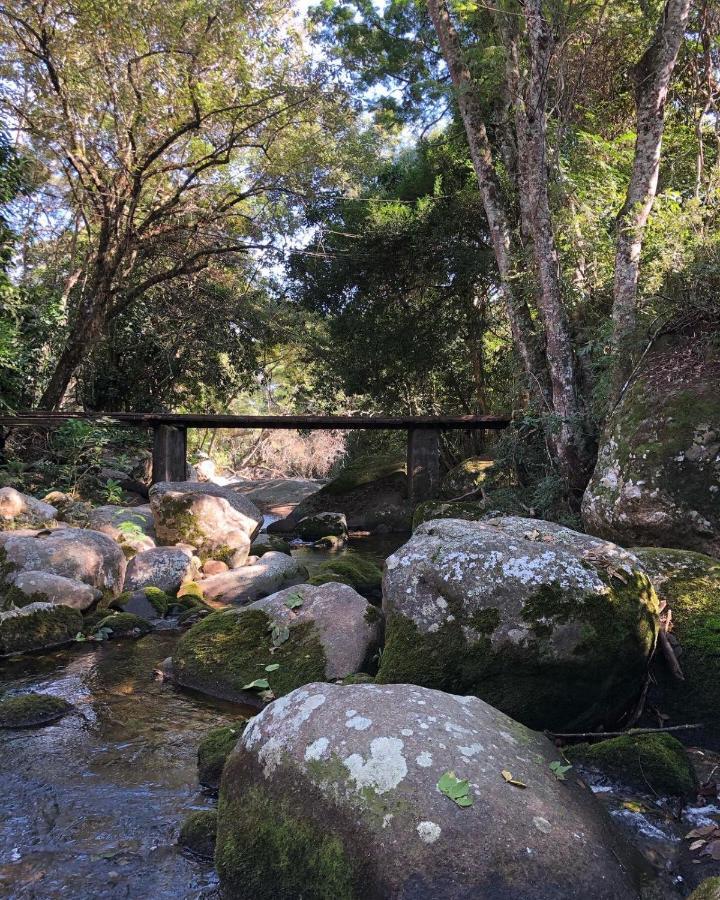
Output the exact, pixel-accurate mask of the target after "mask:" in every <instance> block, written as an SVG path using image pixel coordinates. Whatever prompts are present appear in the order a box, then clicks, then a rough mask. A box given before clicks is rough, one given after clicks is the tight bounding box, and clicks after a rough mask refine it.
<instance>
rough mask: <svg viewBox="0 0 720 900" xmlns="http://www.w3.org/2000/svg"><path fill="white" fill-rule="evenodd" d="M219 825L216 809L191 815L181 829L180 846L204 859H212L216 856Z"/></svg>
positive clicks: (201, 810)
mask: <svg viewBox="0 0 720 900" xmlns="http://www.w3.org/2000/svg"><path fill="white" fill-rule="evenodd" d="M217 823H218V814H217V810H216V809H200V810H198V811H197V812H192V813H190V815H189V816H188V817H187V818H186V819H185V821H184V822H183V824H182V827H181V828H180V836H179V838H178V844H179V845H180V846H181V847H184V849H185V850H189V851H190V852H191V853H195V854H196V855H197V856H201V857H203V859H212V858H213V856H214V855H215V835H216V833H217Z"/></svg>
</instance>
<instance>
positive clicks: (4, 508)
mask: <svg viewBox="0 0 720 900" xmlns="http://www.w3.org/2000/svg"><path fill="white" fill-rule="evenodd" d="M57 513H58V511H57V509H56V508H55V507H54V506H51V505H50V504H49V503H44V502H43V501H42V500H37V499H36V498H35V497H31V496H30V495H29V494H22V493H20V491H18V490H16V489H15V488H13V487H4V488H0V524H2V525H5V526H7V525H8V524H9V523H12V524H13V525H15V524H20V523H22V524H41V523H43V522H51V521H52V520H53V519H55V518H56V517H57Z"/></svg>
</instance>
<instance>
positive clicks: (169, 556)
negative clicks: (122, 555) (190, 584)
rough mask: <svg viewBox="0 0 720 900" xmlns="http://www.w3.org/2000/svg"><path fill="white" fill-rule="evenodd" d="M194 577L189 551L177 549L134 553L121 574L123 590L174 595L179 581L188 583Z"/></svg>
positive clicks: (165, 548)
mask: <svg viewBox="0 0 720 900" xmlns="http://www.w3.org/2000/svg"><path fill="white" fill-rule="evenodd" d="M196 574H197V572H196V570H195V567H194V563H193V555H192V553H191V552H190V551H188V550H184V549H180V548H178V547H155V548H153V549H152V550H145V551H143V552H142V553H138V554H137V555H136V556H135V557H133V559H131V560H130V562H129V563H128V567H127V572H126V573H125V590H126V591H138V590H142V589H143V588H146V587H155V588H159V589H160V590H161V591H165V592H166V593H169V594H174V593H176V592H177V591H178V590H179V589H180V585H181V584H182V583H183V581H186V580H188V579H190V580H192V579H193V578H194V576H195V575H196Z"/></svg>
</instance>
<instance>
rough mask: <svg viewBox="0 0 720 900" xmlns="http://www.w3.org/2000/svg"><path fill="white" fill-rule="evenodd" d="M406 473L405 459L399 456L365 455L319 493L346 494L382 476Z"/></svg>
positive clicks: (343, 470) (342, 471) (346, 467)
mask: <svg viewBox="0 0 720 900" xmlns="http://www.w3.org/2000/svg"><path fill="white" fill-rule="evenodd" d="M406 473H407V465H406V463H405V461H404V460H401V459H398V458H397V457H383V456H372V457H363V458H361V459H358V460H356V461H355V462H353V463H352V464H351V465H349V466H345V468H344V469H342V470H341V471H340V472H338V474H337V475H336V476H335V477H334V478H333V480H332V481H330V482H329V483H328V484H326V485H325V486H324V487H323V488H321V489H320V491H319V493H322V494H346V493H348V492H349V491H353V490H355V489H356V488H359V487H362V486H363V485H366V484H370V483H371V482H373V481H377V480H378V479H380V478H390V477H391V476H392V475H398V474H400V475H405V474H406Z"/></svg>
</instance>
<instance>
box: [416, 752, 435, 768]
mask: <svg viewBox="0 0 720 900" xmlns="http://www.w3.org/2000/svg"><path fill="white" fill-rule="evenodd" d="M415 762H416V763H417V764H418V765H419V766H420V768H421V769H429V768H430V766H431V765H432V764H433V758H432V754H430V753H428V752H427V750H423V752H422V753H419V754H418V755H417V756H416V757H415Z"/></svg>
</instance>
